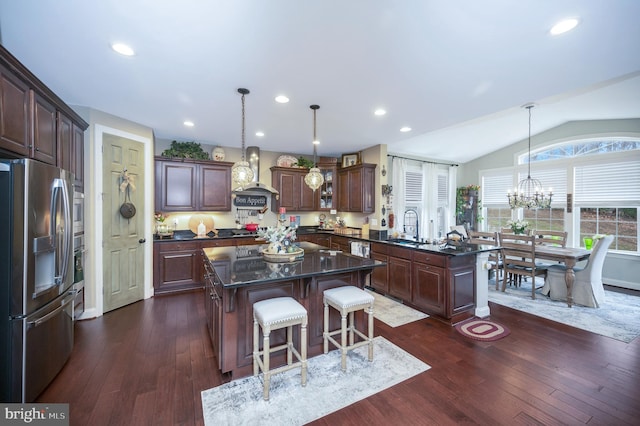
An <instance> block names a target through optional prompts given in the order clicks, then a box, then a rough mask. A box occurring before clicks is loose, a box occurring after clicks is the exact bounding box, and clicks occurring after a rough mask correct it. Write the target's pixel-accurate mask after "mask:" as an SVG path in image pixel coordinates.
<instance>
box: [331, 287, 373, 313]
mask: <svg viewBox="0 0 640 426" xmlns="http://www.w3.org/2000/svg"><path fill="white" fill-rule="evenodd" d="M324 298H325V300H326V301H328V302H330V303H331V304H332V305H334V306H339V307H340V308H343V309H344V308H350V307H352V306H359V305H365V304H367V303H373V301H374V300H375V299H374V297H373V296H372V295H370V294H369V293H367V292H366V291H364V290H360V289H359V288H357V287H353V286H346V287H336V288H332V289H330V290H325V291H324Z"/></svg>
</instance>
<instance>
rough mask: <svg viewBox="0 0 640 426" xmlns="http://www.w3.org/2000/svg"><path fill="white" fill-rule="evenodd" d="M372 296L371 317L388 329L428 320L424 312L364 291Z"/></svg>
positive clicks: (369, 291)
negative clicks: (424, 319)
mask: <svg viewBox="0 0 640 426" xmlns="http://www.w3.org/2000/svg"><path fill="white" fill-rule="evenodd" d="M365 291H366V292H367V293H369V294H371V295H373V297H374V298H375V302H373V316H374V318H377V319H379V320H380V321H382V322H383V323H385V324H387V325H388V326H390V327H394V328H395V327H400V326H401V325H405V324H409V323H410V322H413V321H418V320H421V319H423V318H429V315H427V314H425V313H424V312H420V311H417V310H415V309H413V308H410V307H408V306H405V305H403V304H402V303H400V302H396V301H395V300H393V299H391V298H389V297H386V296H383V295H381V294H378V293H376V292H375V291H371V290H365Z"/></svg>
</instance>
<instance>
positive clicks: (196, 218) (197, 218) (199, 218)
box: [189, 214, 215, 235]
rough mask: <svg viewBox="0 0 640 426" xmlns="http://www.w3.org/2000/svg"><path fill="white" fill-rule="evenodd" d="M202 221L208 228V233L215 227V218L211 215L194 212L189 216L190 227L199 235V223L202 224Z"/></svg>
mask: <svg viewBox="0 0 640 426" xmlns="http://www.w3.org/2000/svg"><path fill="white" fill-rule="evenodd" d="M200 222H202V224H203V225H204V226H205V228H206V229H207V232H205V233H206V234H208V233H209V232H211V231H213V230H214V229H215V227H214V226H213V218H212V217H211V216H208V215H206V214H194V215H193V216H191V217H190V218H189V229H190V230H191V232H193V233H194V234H196V235H198V225H200Z"/></svg>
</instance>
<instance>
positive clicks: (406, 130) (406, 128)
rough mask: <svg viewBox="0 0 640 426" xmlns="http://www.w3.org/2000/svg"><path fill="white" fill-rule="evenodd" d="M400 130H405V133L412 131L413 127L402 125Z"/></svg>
mask: <svg viewBox="0 0 640 426" xmlns="http://www.w3.org/2000/svg"><path fill="white" fill-rule="evenodd" d="M400 131H401V132H403V133H405V132H410V131H411V127H406V126H405V127H401V128H400Z"/></svg>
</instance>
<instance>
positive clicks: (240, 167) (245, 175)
mask: <svg viewBox="0 0 640 426" xmlns="http://www.w3.org/2000/svg"><path fill="white" fill-rule="evenodd" d="M231 179H233V182H234V183H235V184H236V185H238V186H240V187H244V186H246V185H248V184H249V183H251V182H252V181H253V170H252V169H251V166H250V165H249V162H247V161H244V160H242V161H238V162H236V163H235V164H234V165H233V167H231Z"/></svg>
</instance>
